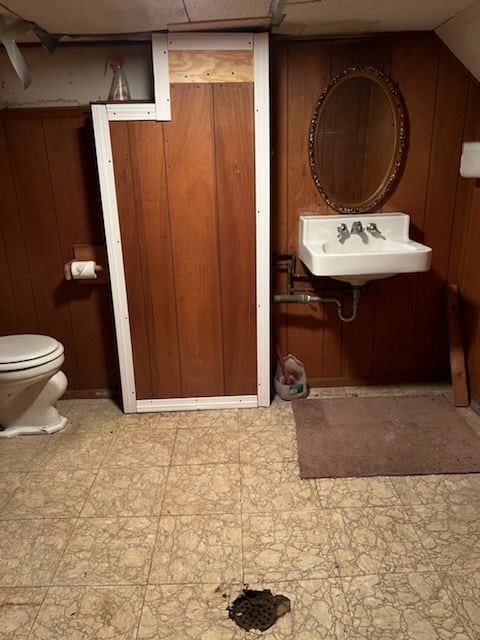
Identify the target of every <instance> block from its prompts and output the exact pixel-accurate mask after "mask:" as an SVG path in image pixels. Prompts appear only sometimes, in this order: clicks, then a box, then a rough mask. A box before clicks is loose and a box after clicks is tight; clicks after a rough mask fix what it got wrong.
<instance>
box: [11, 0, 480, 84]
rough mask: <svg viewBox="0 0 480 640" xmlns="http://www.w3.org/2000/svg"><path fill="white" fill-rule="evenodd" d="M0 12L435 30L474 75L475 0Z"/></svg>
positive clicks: (60, 27) (88, 3) (66, 1)
mask: <svg viewBox="0 0 480 640" xmlns="http://www.w3.org/2000/svg"><path fill="white" fill-rule="evenodd" d="M0 11H3V12H4V13H6V14H7V15H9V16H10V17H11V18H12V17H14V16H17V17H21V18H24V19H25V20H29V21H32V22H35V23H37V24H38V25H39V26H40V27H43V28H44V29H46V30H47V31H49V32H50V33H60V34H68V35H91V36H95V35H98V36H100V35H108V34H135V33H146V32H150V31H163V30H168V29H170V30H175V29H180V28H182V26H183V27H185V28H191V29H192V30H194V29H195V28H196V25H198V27H199V28H200V29H205V28H208V26H209V24H210V23H211V28H215V22H217V23H219V24H218V26H223V27H224V28H225V27H228V26H229V25H228V24H220V22H221V21H225V20H228V21H231V23H230V25H231V27H235V28H241V27H242V26H244V27H246V28H251V27H252V26H255V24H256V23H255V20H257V21H258V22H257V24H258V25H259V26H263V27H268V26H272V31H273V32H274V33H279V34H284V35H287V36H293V37H295V36H296V37H306V36H313V35H334V34H336V35H341V34H365V33H370V32H382V31H383V32H385V31H410V30H412V31H415V30H435V31H436V32H437V33H438V35H439V36H440V38H442V40H443V41H444V42H445V43H446V44H447V46H448V47H450V48H451V49H452V51H453V52H454V53H455V55H457V57H458V58H460V60H461V61H462V62H463V63H464V64H465V66H466V67H467V68H468V69H469V70H470V71H471V72H472V73H473V74H474V75H475V76H476V77H477V78H479V79H480V0H475V1H473V0H81V1H79V0H41V2H40V1H39V0H0Z"/></svg>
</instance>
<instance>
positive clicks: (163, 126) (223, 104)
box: [111, 83, 256, 399]
mask: <svg viewBox="0 0 480 640" xmlns="http://www.w3.org/2000/svg"><path fill="white" fill-rule="evenodd" d="M171 96H172V120H171V121H170V122H165V123H155V122H129V123H125V122H122V123H120V122H114V123H112V124H111V135H112V148H113V157H114V165H115V177H116V185H117V200H118V207H119V215H120V226H121V233H122V246H123V255H124V264H125V273H126V281H127V297H128V306H129V315H130V326H131V331H132V343H133V358H134V369H135V382H136V390H137V398H138V399H148V398H172V397H173V398H177V397H197V396H223V395H244V394H255V393H256V319H255V316H256V302H255V199H254V188H255V182H254V139H253V85H252V83H228V84H223V83H215V84H211V83H202V84H172V85H171Z"/></svg>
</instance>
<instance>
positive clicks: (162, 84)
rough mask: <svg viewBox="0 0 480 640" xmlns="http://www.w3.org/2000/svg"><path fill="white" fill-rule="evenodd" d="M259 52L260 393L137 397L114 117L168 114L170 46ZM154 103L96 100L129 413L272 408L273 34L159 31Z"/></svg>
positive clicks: (152, 117)
mask: <svg viewBox="0 0 480 640" xmlns="http://www.w3.org/2000/svg"><path fill="white" fill-rule="evenodd" d="M252 48H253V58H254V114H255V117H254V126H255V211H256V216H255V218H256V228H255V232H256V237H255V244H256V294H257V299H256V305H257V313H256V322H257V394H256V395H244V396H214V397H198V398H168V399H155V398H152V399H147V400H137V397H136V391H135V375H134V368H133V350H132V339H131V332H130V319H129V312H128V301H127V289H126V283H125V269H124V262H123V251H122V239H121V234H120V223H119V216H118V206H117V196H116V189H115V174H114V166H113V156H112V145H111V138H110V122H111V121H115V120H117V121H118V120H169V119H170V117H171V115H170V85H169V82H168V50H169V49H177V50H178V49H188V50H205V49H209V50H215V49H217V50H228V49H229V50H248V49H252ZM152 55H153V68H154V84H155V87H154V95H155V103H125V104H92V118H93V129H94V135H95V148H96V154H97V164H98V175H99V183H100V195H101V201H102V209H103V218H104V225H105V237H106V244H107V254H108V262H109V271H110V280H111V288H112V297H113V310H114V317H115V332H116V338H117V349H118V356H119V365H120V379H121V386H122V400H123V408H124V411H125V413H136V412H149V411H152V412H153V411H185V410H197V409H229V408H235V407H257V406H263V407H266V406H269V405H270V397H271V386H270V374H271V363H270V122H269V113H270V110H269V36H268V33H256V34H251V33H231V34H228V33H222V34H215V33H192V34H187V33H182V34H152Z"/></svg>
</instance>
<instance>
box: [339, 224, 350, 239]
mask: <svg viewBox="0 0 480 640" xmlns="http://www.w3.org/2000/svg"><path fill="white" fill-rule="evenodd" d="M347 233H348V227H347V225H346V224H345V223H344V222H342V223H341V224H339V225H337V238H338V239H339V240H341V239H342V238H343V236H345V235H347Z"/></svg>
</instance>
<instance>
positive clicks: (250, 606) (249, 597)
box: [228, 589, 290, 631]
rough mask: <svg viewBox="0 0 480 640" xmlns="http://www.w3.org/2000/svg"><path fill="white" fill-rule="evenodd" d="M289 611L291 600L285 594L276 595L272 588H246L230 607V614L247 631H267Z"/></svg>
mask: <svg viewBox="0 0 480 640" xmlns="http://www.w3.org/2000/svg"><path fill="white" fill-rule="evenodd" d="M288 611H290V600H289V599H288V598H286V597H285V596H281V595H278V596H274V595H273V593H272V592H271V591H270V589H264V590H263V591H255V590H254V589H244V590H243V591H242V593H241V594H240V595H239V596H238V598H235V600H234V601H233V602H232V604H231V605H230V606H229V607H228V616H229V618H230V619H231V620H233V621H234V622H236V623H237V625H238V626H239V627H241V628H242V629H245V630H246V631H250V630H251V629H258V630H259V631H266V630H267V629H270V627H271V626H273V625H274V624H275V622H276V621H277V620H278V619H279V618H281V617H282V616H283V615H285V614H286V613H288Z"/></svg>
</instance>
